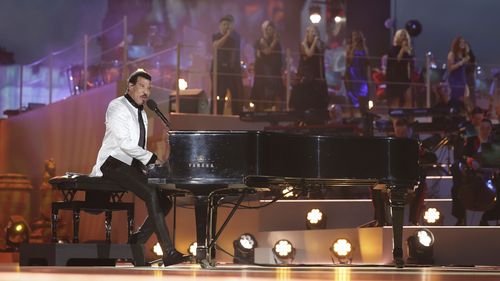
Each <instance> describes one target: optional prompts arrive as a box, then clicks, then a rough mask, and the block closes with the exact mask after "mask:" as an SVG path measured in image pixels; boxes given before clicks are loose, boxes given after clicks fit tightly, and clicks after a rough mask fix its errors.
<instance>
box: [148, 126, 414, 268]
mask: <svg viewBox="0 0 500 281" xmlns="http://www.w3.org/2000/svg"><path fill="white" fill-rule="evenodd" d="M169 141H170V146H171V154H170V160H169V165H170V167H169V172H168V175H158V174H156V175H151V176H150V180H152V181H154V182H156V183H158V181H159V179H160V181H161V179H163V182H164V183H166V184H173V185H175V187H177V188H182V189H188V190H190V191H191V192H192V193H193V194H194V196H195V197H196V198H197V202H196V203H195V215H196V224H197V240H198V241H197V242H198V245H200V246H199V248H198V252H197V259H198V260H199V261H201V262H202V263H203V262H204V261H205V262H206V260H205V259H207V260H208V261H210V260H211V258H212V257H213V255H214V251H215V250H214V242H215V240H216V238H217V236H218V234H216V233H215V226H214V218H213V216H214V210H213V209H211V208H212V207H213V206H212V205H211V203H210V200H209V199H208V198H210V195H211V194H213V192H215V191H217V190H224V189H231V187H234V188H233V190H237V191H239V192H243V193H244V192H245V191H246V190H254V189H255V188H266V187H267V188H273V187H277V186H282V185H288V186H290V185H291V186H296V187H298V188H302V189H304V188H305V189H307V188H309V187H312V186H318V185H319V186H322V187H332V188H334V187H336V186H358V185H365V186H375V185H379V187H383V188H387V189H388V190H389V194H390V204H391V208H392V221H393V239H394V247H393V257H394V262H395V265H396V266H398V267H402V266H403V264H404V262H403V250H402V231H403V214H404V198H405V194H406V193H407V192H408V191H409V190H412V189H413V188H414V187H415V185H416V184H417V180H418V144H417V142H416V141H415V140H411V139H403V138H390V137H337V136H322V135H303V134H289V133H276V132H259V131H172V132H170V138H169ZM240 201H241V200H240ZM215 221H216V220H215ZM214 236H215V237H214ZM214 239H215V240H214Z"/></svg>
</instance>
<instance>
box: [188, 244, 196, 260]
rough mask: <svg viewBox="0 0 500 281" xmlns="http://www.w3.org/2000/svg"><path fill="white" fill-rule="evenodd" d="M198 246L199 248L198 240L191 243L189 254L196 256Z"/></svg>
mask: <svg viewBox="0 0 500 281" xmlns="http://www.w3.org/2000/svg"><path fill="white" fill-rule="evenodd" d="M196 248H198V242H193V243H191V244H189V248H188V253H189V255H191V256H193V257H196Z"/></svg>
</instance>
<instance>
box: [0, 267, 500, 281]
mask: <svg viewBox="0 0 500 281" xmlns="http://www.w3.org/2000/svg"><path fill="white" fill-rule="evenodd" d="M118 278H119V279H118ZM4 280H5V281H7V280H8V281H17V280H23V281H24V280H30V281H45V280H71V281H80V280H81V281H89V280H91V281H101V280H105V281H109V280H120V281H127V280H134V281H136V280H141V281H142V280H170V281H174V280H339V281H355V280H363V281H370V280H398V281H404V280H440V281H448V280H450V281H451V280H453V281H461V280H464V281H465V280H467V281H472V280H500V266H499V267H405V268H403V269H397V268H394V267H386V266H345V267H340V266H335V267H334V266H328V265H325V266H307V267H305V266H295V267H279V268H277V267H257V266H239V265H220V266H217V268H216V269H201V268H200V267H199V266H198V265H179V266H170V267H166V268H158V267H156V268H155V267H137V268H134V267H130V266H126V265H124V266H118V267H19V266H18V265H17V264H0V281H4Z"/></svg>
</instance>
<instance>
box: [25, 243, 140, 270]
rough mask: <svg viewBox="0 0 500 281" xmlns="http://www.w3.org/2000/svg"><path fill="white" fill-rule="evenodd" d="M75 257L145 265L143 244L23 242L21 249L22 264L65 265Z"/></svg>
mask: <svg viewBox="0 0 500 281" xmlns="http://www.w3.org/2000/svg"><path fill="white" fill-rule="evenodd" d="M75 259H79V260H115V261H116V260H118V259H120V260H129V261H131V262H134V264H136V265H138V266H143V265H145V259H144V251H143V245H139V244H90V243H89V244H22V245H21V247H20V250H19V265H21V266H29V265H49V266H54V265H55V266H65V265H68V263H69V262H71V261H72V260H75ZM40 263H41V264H40ZM87 265H88V264H87ZM96 265H98V264H96Z"/></svg>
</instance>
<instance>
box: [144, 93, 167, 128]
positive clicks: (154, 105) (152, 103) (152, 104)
mask: <svg viewBox="0 0 500 281" xmlns="http://www.w3.org/2000/svg"><path fill="white" fill-rule="evenodd" d="M146 105H147V106H148V108H149V109H151V110H152V111H154V112H155V113H156V115H158V117H160V119H161V121H163V123H165V126H167V128H169V129H170V121H168V119H167V117H165V115H163V113H161V111H160V110H159V109H158V104H157V103H156V102H155V101H154V100H152V99H148V100H147V101H146Z"/></svg>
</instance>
